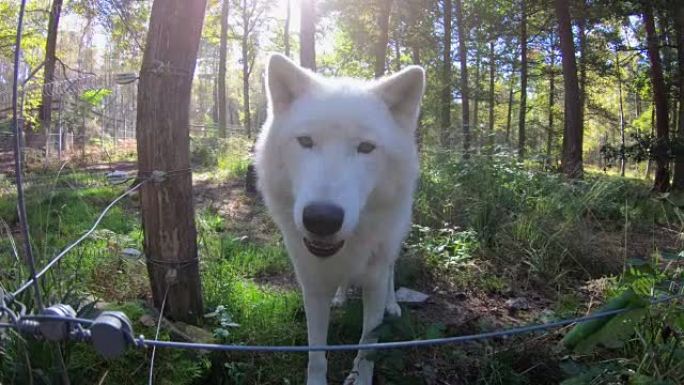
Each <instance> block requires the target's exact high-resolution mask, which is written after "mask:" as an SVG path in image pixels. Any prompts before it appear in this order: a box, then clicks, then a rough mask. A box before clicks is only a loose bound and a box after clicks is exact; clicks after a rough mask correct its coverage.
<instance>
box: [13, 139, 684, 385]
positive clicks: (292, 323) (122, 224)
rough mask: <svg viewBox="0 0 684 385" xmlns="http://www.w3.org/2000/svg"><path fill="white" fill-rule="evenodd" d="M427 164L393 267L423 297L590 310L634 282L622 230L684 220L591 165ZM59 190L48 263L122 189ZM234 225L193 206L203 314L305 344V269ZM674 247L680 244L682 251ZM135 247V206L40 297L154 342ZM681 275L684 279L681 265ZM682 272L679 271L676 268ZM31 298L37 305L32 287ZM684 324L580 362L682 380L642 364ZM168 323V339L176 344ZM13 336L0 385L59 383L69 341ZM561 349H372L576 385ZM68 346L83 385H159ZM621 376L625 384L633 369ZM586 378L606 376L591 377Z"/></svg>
mask: <svg viewBox="0 0 684 385" xmlns="http://www.w3.org/2000/svg"><path fill="white" fill-rule="evenodd" d="M248 147H249V142H247V141H243V140H239V139H231V140H228V141H227V142H225V143H222V144H221V146H218V147H217V146H213V147H211V148H209V149H202V148H201V147H197V148H195V149H194V152H193V153H194V154H193V156H194V160H195V161H201V162H199V164H203V165H204V167H206V171H204V172H203V173H202V174H201V176H202V177H203V178H204V177H206V178H207V179H209V180H211V181H219V182H220V181H225V180H228V179H235V178H242V177H243V176H244V173H245V171H246V167H247V164H248V156H247V155H248V152H247V149H248ZM203 162H204V163H203ZM422 167H423V173H422V176H421V180H420V184H419V189H418V192H417V194H416V203H415V212H414V217H415V223H416V226H414V228H413V230H412V231H411V234H410V236H409V238H408V240H407V242H406V245H405V246H406V247H405V253H404V254H405V255H404V256H403V258H402V259H401V260H400V262H399V264H398V267H397V284H398V285H402V286H409V287H415V288H424V289H425V290H430V289H431V288H432V287H434V286H440V287H442V288H446V289H447V290H450V292H467V293H473V294H479V295H485V296H494V297H496V296H500V295H502V293H504V292H507V291H511V290H513V291H518V290H523V291H525V290H533V291H535V292H540V293H543V294H544V295H546V296H548V298H550V299H553V300H554V303H553V304H552V305H551V306H550V309H549V311H550V313H545V315H544V316H543V317H542V318H544V317H546V318H544V319H549V318H550V319H553V318H559V317H567V316H573V315H577V314H579V313H581V312H582V311H584V310H585V308H586V300H587V298H586V296H585V295H583V294H581V293H580V292H579V291H578V287H579V286H581V285H583V284H585V283H586V281H587V280H589V279H594V278H599V277H609V279H608V282H609V284H608V285H607V287H608V289H609V290H608V291H607V292H606V293H604V294H605V295H607V296H610V295H613V294H614V293H618V292H619V291H620V290H621V289H620V286H619V285H621V284H627V283H625V282H627V281H629V280H628V279H627V278H626V277H627V275H622V274H621V273H622V271H623V262H624V260H623V255H622V252H621V251H620V250H617V249H616V247H619V246H620V245H621V243H620V242H621V240H622V239H623V238H624V232H625V231H627V233H628V236H631V234H637V233H638V234H642V233H648V232H653V231H654V229H655V228H656V226H658V227H657V228H661V227H664V226H667V227H668V228H670V229H671V230H672V231H677V230H678V228H677V226H678V225H680V224H681V223H682V222H681V221H680V218H681V217H682V215H681V213H680V212H679V211H678V209H677V207H676V206H677V204H676V202H677V201H678V200H679V199H680V198H679V197H678V196H677V195H676V194H671V195H669V196H665V197H653V196H651V195H650V194H649V192H648V185H647V184H646V183H644V182H642V181H639V180H633V179H623V178H619V177H617V176H613V175H603V174H602V173H593V172H591V173H588V175H587V177H586V178H585V180H583V181H579V182H568V181H566V180H564V179H563V178H562V177H561V176H559V175H554V174H549V173H544V172H540V171H534V170H533V169H531V168H529V167H528V166H524V165H521V164H518V163H516V162H515V161H514V160H512V159H510V158H508V157H503V156H501V157H493V158H486V157H475V158H473V159H471V160H468V161H463V160H460V159H454V158H451V157H449V156H445V155H426V156H425V157H424V160H423V166H422ZM46 175H48V176H49V175H51V174H50V173H46ZM53 175H54V174H53ZM196 176H197V175H196ZM46 179H47V180H50V178H46ZM35 180H36V181H38V179H35ZM53 184H55V182H54V180H53V181H51V182H50V183H49V184H48V185H46V184H44V183H43V184H41V183H38V182H36V183H34V185H32V186H27V207H28V210H29V221H30V223H31V232H32V237H31V238H32V241H33V245H34V248H35V250H36V252H37V254H38V259H39V261H40V263H39V265H42V264H43V263H44V262H45V261H46V260H47V258H48V257H50V256H52V255H54V254H55V253H56V252H57V251H58V250H60V249H61V248H62V247H64V246H65V245H66V244H67V243H68V242H70V241H72V240H74V239H75V238H76V237H77V236H78V235H79V234H82V233H83V231H85V230H86V229H87V228H88V227H90V225H91V224H92V222H93V220H94V219H95V217H96V216H97V214H99V212H100V210H101V209H102V208H103V207H104V206H105V205H106V204H107V203H108V202H109V201H111V200H112V199H113V198H115V197H116V196H118V194H120V193H121V191H123V190H122V187H111V186H105V185H104V184H102V183H100V182H99V181H93V180H92V179H91V178H90V177H89V176H88V175H87V174H85V173H70V174H69V175H68V176H67V175H65V176H64V179H61V178H60V179H58V180H57V183H56V185H57V186H58V188H57V189H55V190H52V189H51V186H52V185H53ZM0 186H2V188H0V191H1V192H2V199H0V217H2V218H3V219H4V220H5V221H7V222H8V223H9V225H10V226H11V227H12V228H16V225H17V219H16V213H15V208H14V207H15V197H14V195H13V191H12V188H11V187H12V186H11V184H9V183H7V182H3V181H0ZM74 187H78V188H74ZM673 202H674V203H675V204H673ZM261 211H262V212H263V210H261ZM257 212H259V211H258V210H257ZM258 215H263V214H258ZM226 220H227V219H226V218H224V217H223V216H221V215H220V214H218V213H216V212H214V211H212V210H209V209H205V210H199V211H198V213H197V228H198V242H199V253H200V261H201V263H200V267H201V273H202V274H201V276H202V288H203V291H204V303H205V311H206V313H208V314H209V315H210V317H207V318H206V319H205V322H204V324H203V325H202V327H203V328H204V329H205V330H207V331H208V332H209V333H210V334H211V336H212V338H213V340H214V341H216V342H223V343H236V344H270V345H301V344H305V343H306V322H305V315H304V311H303V306H302V298H301V294H300V292H299V290H298V288H297V286H296V285H293V284H292V278H293V277H294V273H293V271H292V267H291V264H290V262H289V261H288V258H287V255H286V253H285V251H284V248H283V246H282V242H281V241H280V237H279V236H278V235H277V234H274V235H273V236H272V237H268V238H267V239H268V240H267V241H263V240H262V241H258V242H254V241H251V240H250V239H246V238H244V237H243V234H240V233H238V232H239V227H236V226H228V223H226ZM227 229H231V230H230V231H229V230H227ZM2 234H3V235H2V236H1V237H0V278H1V282H2V284H3V285H4V286H5V287H7V288H9V289H12V288H14V287H16V286H17V285H18V284H19V283H20V282H21V280H22V278H24V277H25V276H26V272H25V269H24V268H23V266H22V264H19V263H17V262H16V261H15V260H14V259H13V258H12V257H5V256H11V255H12V251H11V245H10V243H9V241H8V239H7V237H6V236H5V235H4V233H2ZM615 240H617V241H618V242H617V243H615V242H613V241H615ZM609 241H611V242H609ZM630 241H632V239H630ZM671 246H672V248H673V249H675V250H677V247H678V246H679V245H676V244H673V245H671ZM127 247H133V248H138V249H140V250H142V230H141V228H140V223H139V219H138V212H137V203H136V202H135V201H132V200H130V199H129V198H126V199H125V200H124V201H122V202H121V204H120V205H117V206H116V207H115V208H114V209H112V210H111V211H110V213H109V214H108V215H107V217H106V218H105V219H104V221H103V222H102V224H101V226H100V227H99V229H98V231H96V232H95V234H94V236H93V237H92V238H91V239H89V240H87V241H86V242H84V243H83V244H82V245H80V246H79V247H77V248H76V249H74V250H73V251H72V252H71V253H70V254H69V255H68V256H67V257H66V258H65V259H64V260H63V262H62V263H60V264H59V266H58V267H57V268H56V269H55V270H53V271H52V272H50V273H49V274H48V276H47V279H46V280H45V281H44V283H43V289H44V291H45V292H49V293H50V295H49V299H50V302H66V303H69V304H72V305H73V306H74V307H75V308H78V309H79V310H80V311H81V312H82V314H83V315H84V316H90V315H92V314H93V310H92V306H93V303H94V301H95V300H100V301H104V302H106V303H107V307H108V308H110V309H120V310H123V311H125V313H126V314H127V315H128V316H129V317H130V318H131V320H133V322H134V329H135V331H136V333H143V334H145V336H147V337H152V336H153V335H154V327H148V326H144V325H143V324H141V323H140V322H139V321H140V318H141V317H142V316H143V315H145V314H151V313H150V310H149V309H148V308H147V307H146V306H147V305H145V303H144V301H143V300H141V298H146V297H147V296H148V295H149V289H148V283H147V273H146V268H145V266H144V263H142V261H136V260H129V259H126V258H123V257H122V256H121V250H122V249H123V248H127ZM651 251H655V250H651ZM658 268H659V267H658ZM654 269H655V270H657V268H654ZM670 269H675V270H676V268H675V266H674V265H672V266H671V267H670ZM655 270H654V271H655ZM675 270H670V272H669V273H668V274H667V275H666V276H658V278H657V279H656V278H654V279H652V280H647V279H644V280H641V281H638V280H637V281H638V282H640V283H638V285H640V286H639V287H642V288H648V287H652V286H653V285H655V284H657V283H658V284H659V283H662V282H665V281H667V280H672V279H675V278H677V279H679V278H678V277H679V276H678V275H676V274H675V275H673V274H671V273H672V272H673V271H675ZM675 272H676V273H677V274H679V270H676V271H675ZM620 277H622V279H621V278H620ZM665 277H667V278H665ZM632 278H633V277H632ZM633 281H634V280H633ZM630 282H632V281H630ZM635 282H636V281H635ZM629 284H632V283H629ZM634 285H637V284H634ZM649 285H650V286H649ZM469 295H470V294H469ZM20 299H21V300H22V301H24V302H25V303H27V305H29V306H32V300H31V296H30V293H26V294H25V295H23V296H21V298H20ZM597 300H600V298H599V299H597ZM540 319H541V318H540ZM490 320H491V318H483V319H476V320H472V321H468V323H467V324H465V325H456V326H454V325H447V324H443V323H441V321H435V320H432V319H431V318H430V317H429V316H426V315H425V314H423V313H421V310H420V309H418V310H413V309H409V308H405V309H404V316H403V317H402V318H401V319H399V320H388V322H387V323H386V324H384V325H383V326H382V327H381V328H380V330H379V331H378V332H379V333H380V335H381V338H382V340H406V339H416V338H432V337H439V336H445V335H451V334H465V333H471V332H478V331H488V330H491V329H492V328H495V327H498V325H495V324H491V323H490ZM653 320H655V321H653ZM681 320H682V318H681V312H679V313H674V314H672V313H667V314H666V315H665V314H661V313H657V314H656V313H654V317H652V320H651V321H650V322H651V323H650V324H643V325H641V326H640V330H641V331H643V336H644V337H643V338H640V337H637V338H635V339H633V340H630V341H629V342H628V343H627V344H625V345H624V346H623V347H622V348H621V350H617V351H616V350H600V351H597V352H594V353H593V354H592V355H590V356H588V357H585V358H584V359H583V360H579V361H578V363H577V365H580V366H581V365H584V366H583V367H584V368H586V369H587V371H588V372H587V373H589V372H591V371H592V370H594V369H595V368H599V369H596V370H594V371H597V372H598V371H600V369H601V368H603V369H605V370H607V371H610V370H613V369H611V367H608V366H606V367H603V366H600V363H601V362H602V360H603V359H604V358H607V359H609V360H612V361H610V362H613V363H615V362H626V363H628V364H629V367H630V368H632V370H636V369H639V371H638V372H639V375H640V376H647V377H649V378H665V379H667V378H679V377H676V375H679V373H682V372H683V370H682V369H681V368H678V367H676V366H668V368H673V369H672V372H673V373H674V374H673V375H672V376H670V377H666V376H661V377H657V376H656V374H657V373H656V372H655V369H654V368H656V367H660V366H662V365H663V362H659V361H654V360H651V361H646V362H645V364H644V365H643V367H640V366H639V363H640V362H641V361H640V360H639V358H640V357H650V356H648V355H649V354H652V353H653V352H661V354H666V353H667V352H664V353H663V351H662V349H664V347H667V348H671V349H674V351H675V352H677V354H679V350H677V349H681V343H679V342H678V343H679V345H677V343H672V342H667V344H666V343H662V341H663V330H665V329H664V328H663V327H662V326H663V325H665V324H667V325H668V327H670V329H672V330H675V331H676V332H677V333H680V332H681V331H682V329H683V328H684V324H682V322H681ZM654 322H655V323H654ZM360 325H361V303H360V300H359V299H355V298H352V299H351V300H350V302H349V304H348V305H347V306H346V307H344V308H342V309H336V310H334V311H333V313H332V319H331V326H330V334H329V342H330V343H354V342H356V340H357V339H358V337H359V333H360V331H361V327H360ZM162 330H163V332H162V334H161V338H163V339H171V338H172V336H170V335H169V332H168V331H167V330H164V329H162ZM8 341H9V343H7V344H4V345H2V347H0V357H1V359H0V361H1V362H2V363H0V382H1V383H28V381H29V378H28V373H29V364H28V362H30V368H31V370H30V373H31V375H32V376H33V378H34V381H35V382H36V383H41V382H42V383H54V382H57V381H59V378H60V373H61V369H60V360H59V356H58V353H57V352H58V351H57V345H55V344H46V343H42V342H36V341H33V340H30V339H28V340H26V339H23V338H20V337H18V336H15V335H11V336H10V338H9V339H8ZM644 341H646V343H645V342H644ZM668 344H669V345H668ZM673 346H674V348H673ZM559 349H560V348H559V347H558V346H557V341H556V340H553V339H552V338H527V337H520V338H516V339H513V340H511V341H508V342H502V341H488V342H482V343H478V344H472V345H463V346H457V347H439V348H430V349H416V350H405V351H394V352H383V353H381V354H378V355H377V356H376V359H377V369H376V371H377V373H378V375H379V376H381V377H382V378H383V379H384V380H385V383H388V384H421V383H429V382H430V381H434V380H435V378H444V379H445V380H448V381H456V379H458V380H459V381H462V382H465V383H473V384H546V383H558V382H560V381H561V380H563V379H565V378H574V377H577V375H575V374H573V373H572V372H571V371H570V370H569V369H568V368H567V366H568V365H565V366H564V365H562V364H563V362H561V357H562V356H563V355H569V352H567V351H563V350H562V349H560V350H559ZM61 350H62V354H63V356H64V362H65V365H66V367H67V370H68V372H69V375H70V377H71V380H72V382H74V383H97V382H98V381H100V380H101V379H104V380H103V382H102V383H104V384H139V383H144V382H145V381H146V379H147V371H148V369H149V358H150V352H149V351H141V350H133V349H131V350H130V351H129V352H127V353H126V355H125V356H123V357H121V358H120V359H117V360H114V361H104V360H103V359H101V358H99V357H98V356H97V355H96V354H95V353H94V351H93V349H92V348H91V347H89V346H88V345H87V344H80V343H68V344H63V345H62V346H61ZM353 356H354V353H353V352H348V353H333V354H330V355H329V367H330V370H329V372H330V381H331V383H341V382H342V380H343V379H344V376H345V375H346V373H347V371H348V370H349V368H350V367H351V362H352V359H353ZM26 357H29V361H27V359H26ZM620 360H623V361H620ZM155 367H156V370H155V376H156V378H157V382H156V383H162V384H166V383H168V384H200V383H225V384H249V385H251V384H283V383H289V384H301V383H303V381H304V373H305V368H306V355H305V354H238V353H211V354H206V353H201V352H188V351H176V350H167V349H161V350H159V351H158V352H157V361H156V364H155ZM613 371H614V372H615V376H618V377H619V375H620V374H624V372H619V371H615V370H613ZM592 373H593V372H592ZM611 373H613V372H611ZM573 376H574V377H573ZM589 377H590V376H589V375H587V378H589ZM635 378H636V377H635ZM587 381H594V382H593V383H606V382H601V381H600V380H596V378H595V377H591V378H590V379H588V380H587ZM581 383H589V382H581ZM664 383H666V382H664Z"/></svg>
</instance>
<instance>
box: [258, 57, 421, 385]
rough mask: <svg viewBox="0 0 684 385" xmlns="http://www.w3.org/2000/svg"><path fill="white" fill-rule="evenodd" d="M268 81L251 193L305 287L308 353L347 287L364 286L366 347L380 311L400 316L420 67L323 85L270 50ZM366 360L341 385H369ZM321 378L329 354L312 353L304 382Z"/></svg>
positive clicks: (317, 384)
mask: <svg viewBox="0 0 684 385" xmlns="http://www.w3.org/2000/svg"><path fill="white" fill-rule="evenodd" d="M266 76H267V84H268V87H267V88H268V119H267V121H266V123H265V125H264V127H263V130H262V132H261V134H260V136H259V139H258V142H257V146H256V170H257V177H258V186H259V189H260V191H261V193H262V195H263V197H264V200H265V202H266V206H267V207H268V210H269V213H270V214H271V216H272V217H273V219H274V221H275V222H276V224H277V225H278V227H279V229H280V231H281V232H282V234H283V237H284V240H285V245H286V247H287V250H288V253H289V255H290V259H291V260H292V262H293V265H294V268H295V272H296V275H297V279H298V281H299V283H300V286H301V288H302V291H303V296H304V307H305V311H306V320H307V328H308V337H309V345H310V346H314V345H324V344H326V341H327V334H328V321H329V316H330V304H331V301H332V300H333V297H334V298H335V300H336V301H337V302H339V301H341V300H343V295H344V291H345V288H346V287H347V285H350V284H352V285H360V286H361V288H362V290H363V331H362V334H361V342H363V343H366V342H373V341H374V340H375V339H374V338H373V336H372V335H371V333H370V332H371V331H372V330H373V329H374V328H376V327H377V326H378V325H379V324H380V323H381V322H382V319H383V315H384V311H385V310H387V312H388V313H390V314H393V315H400V313H401V309H400V308H399V306H398V305H397V301H396V298H395V293H394V262H395V260H396V259H397V257H398V254H399V250H400V247H401V243H402V241H403V240H404V238H405V236H406V234H407V232H408V230H409V228H410V224H411V206H412V201H413V192H414V189H415V185H416V179H417V176H418V155H417V150H416V144H415V130H416V121H417V118H418V112H419V109H420V101H421V99H422V96H423V90H424V84H425V74H424V71H423V69H422V68H420V67H417V66H411V67H408V68H406V69H404V70H403V71H401V72H399V73H397V74H395V75H393V76H390V77H387V78H384V79H381V80H376V81H373V82H362V81H358V80H353V79H346V78H344V79H342V78H324V77H321V76H319V75H316V74H314V73H312V72H309V71H307V70H305V69H302V68H300V67H298V66H297V65H296V64H294V63H293V62H292V61H290V60H289V59H287V58H286V57H284V56H282V55H278V54H276V55H273V56H271V58H270V60H269V63H268V69H267V75H266ZM336 289H337V295H336V294H335V292H336ZM366 355H367V352H362V351H359V352H358V354H357V356H356V359H355V360H354V368H353V370H352V372H351V374H350V375H349V377H347V380H346V381H345V384H358V385H361V384H363V385H367V384H371V383H372V377H373V362H372V361H371V360H369V359H366ZM326 372H327V360H326V356H325V353H323V352H312V353H309V364H308V372H307V384H308V385H321V384H326V383H327V380H326Z"/></svg>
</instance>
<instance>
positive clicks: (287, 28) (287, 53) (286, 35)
mask: <svg viewBox="0 0 684 385" xmlns="http://www.w3.org/2000/svg"><path fill="white" fill-rule="evenodd" d="M285 6H286V7H287V10H286V11H285V28H284V30H283V40H284V42H283V43H284V44H285V56H287V57H290V16H291V15H290V13H291V10H290V7H291V4H290V0H287V3H286V4H285Z"/></svg>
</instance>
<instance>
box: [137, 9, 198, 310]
mask: <svg viewBox="0 0 684 385" xmlns="http://www.w3.org/2000/svg"><path fill="white" fill-rule="evenodd" d="M205 8H206V0H163V1H162V0H156V1H155V2H154V4H153V5H152V14H151V17H150V26H149V32H148V35H147V44H146V46H145V52H144V55H143V63H142V69H141V71H140V80H139V84H138V113H137V119H136V124H137V130H136V137H137V141H138V170H139V172H140V175H141V177H142V178H145V177H150V176H152V175H153V174H152V173H153V172H154V171H161V172H164V173H166V174H162V175H163V177H162V178H159V179H161V181H151V182H148V183H146V184H144V185H143V187H142V189H141V193H140V195H141V199H140V202H141V211H142V225H143V231H144V235H145V241H144V242H145V243H144V249H145V256H146V258H147V270H148V273H149V277H150V286H151V288H152V297H153V299H154V304H155V306H156V307H157V308H160V307H161V303H162V301H163V299H164V295H165V293H166V290H167V289H168V298H167V303H166V309H167V314H168V315H169V316H170V317H171V318H173V319H174V320H178V321H184V322H190V323H197V322H198V321H200V319H201V316H202V312H203V304H202V289H201V284H200V276H199V264H198V260H197V241H196V235H197V231H196V229H195V213H194V208H193V202H192V175H191V172H190V133H189V128H190V122H189V106H190V92H191V87H192V78H193V73H194V71H195V62H196V60H197V51H198V48H199V42H200V35H201V31H202V23H203V19H204V11H205Z"/></svg>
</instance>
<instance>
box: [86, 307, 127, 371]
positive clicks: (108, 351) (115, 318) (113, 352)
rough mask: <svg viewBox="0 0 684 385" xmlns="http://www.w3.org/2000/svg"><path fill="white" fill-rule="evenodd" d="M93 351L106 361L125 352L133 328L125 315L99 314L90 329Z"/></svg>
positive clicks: (120, 313) (114, 313)
mask: <svg viewBox="0 0 684 385" xmlns="http://www.w3.org/2000/svg"><path fill="white" fill-rule="evenodd" d="M90 335H91V339H92V342H93V346H95V350H97V352H98V353H100V354H101V355H102V356H103V357H104V358H106V359H112V358H116V357H118V356H120V355H121V354H123V352H124V351H125V350H126V348H127V347H128V345H129V344H131V343H132V342H133V341H131V339H130V336H132V335H133V326H132V324H131V321H130V320H129V319H128V317H126V314H124V313H122V312H120V311H105V312H102V313H100V315H99V316H97V318H95V322H93V325H92V326H91V327H90Z"/></svg>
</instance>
